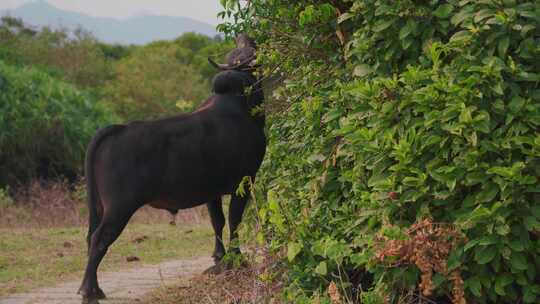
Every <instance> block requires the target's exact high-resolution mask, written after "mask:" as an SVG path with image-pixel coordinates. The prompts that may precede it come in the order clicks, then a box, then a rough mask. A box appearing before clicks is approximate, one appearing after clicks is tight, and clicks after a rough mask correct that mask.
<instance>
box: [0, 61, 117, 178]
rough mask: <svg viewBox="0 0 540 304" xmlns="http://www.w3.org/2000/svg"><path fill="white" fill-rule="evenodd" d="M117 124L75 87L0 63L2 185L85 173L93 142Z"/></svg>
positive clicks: (28, 70) (36, 71)
mask: <svg viewBox="0 0 540 304" xmlns="http://www.w3.org/2000/svg"><path fill="white" fill-rule="evenodd" d="M112 120H114V117H113V116H112V115H111V114H110V112H108V111H106V110H105V109H104V108H102V107H100V106H98V105H96V104H95V103H93V102H92V99H91V98H90V97H89V96H88V95H86V94H84V93H82V92H80V91H79V90H77V89H76V88H75V87H73V86H72V85H69V84H66V83H64V82H61V81H58V80H55V79H54V78H52V77H51V76H49V75H47V74H46V73H43V72H41V71H39V70H36V69H31V68H17V67H13V66H9V65H6V64H5V63H3V62H1V61H0V168H2V171H1V172H0V185H1V186H3V185H6V184H11V185H17V184H18V183H24V182H26V181H28V180H29V179H30V178H33V177H44V178H45V177H52V176H55V175H59V174H62V175H75V174H78V173H80V172H81V169H82V164H83V159H84V152H85V149H86V145H87V143H88V142H89V141H90V138H91V137H92V135H93V134H94V132H95V130H96V129H97V128H98V127H100V126H104V125H105V124H107V123H110V122H111V121H112Z"/></svg>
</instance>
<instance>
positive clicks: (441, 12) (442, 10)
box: [433, 4, 454, 19]
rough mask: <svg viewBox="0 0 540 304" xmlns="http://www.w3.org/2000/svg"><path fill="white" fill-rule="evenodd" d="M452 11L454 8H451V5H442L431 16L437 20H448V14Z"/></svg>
mask: <svg viewBox="0 0 540 304" xmlns="http://www.w3.org/2000/svg"><path fill="white" fill-rule="evenodd" d="M453 10H454V6H452V5H451V4H443V5H441V6H439V7H438V8H437V9H436V10H435V11H434V12H433V15H435V16H437V17H438V18H441V19H444V18H448V16H450V13H451V12H452V11H453Z"/></svg>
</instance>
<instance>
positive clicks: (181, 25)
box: [0, 0, 217, 44]
mask: <svg viewBox="0 0 540 304" xmlns="http://www.w3.org/2000/svg"><path fill="white" fill-rule="evenodd" d="M0 15H2V16H5V15H9V16H12V17H18V18H21V19H22V20H23V21H24V22H25V23H27V24H30V25H33V26H37V27H42V26H46V25H47V26H51V27H52V28H58V27H61V26H63V27H67V28H69V29H74V28H76V27H79V26H80V27H82V28H84V29H86V30H89V31H90V32H92V33H93V34H94V35H95V36H96V37H97V38H98V39H99V40H101V41H104V42H108V43H120V44H146V43H148V42H151V41H154V40H161V39H173V38H176V37H178V36H180V35H181V34H182V33H185V32H196V33H200V34H204V35H207V36H210V37H213V36H215V35H217V32H216V29H215V27H214V26H212V25H210V24H207V23H204V22H201V21H197V20H194V19H191V18H188V17H170V16H155V15H141V16H134V17H130V18H126V19H115V18H106V17H92V16H88V15H84V14H81V13H76V12H72V11H66V10H62V9H59V8H57V7H55V6H53V5H51V4H49V3H48V2H47V1H44V0H35V1H31V2H28V3H26V4H23V5H21V6H19V7H18V8H15V9H11V10H2V11H0Z"/></svg>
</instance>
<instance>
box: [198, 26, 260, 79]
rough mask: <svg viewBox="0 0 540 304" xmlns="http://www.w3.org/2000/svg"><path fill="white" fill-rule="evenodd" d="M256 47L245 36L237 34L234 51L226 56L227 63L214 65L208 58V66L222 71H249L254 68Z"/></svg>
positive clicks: (251, 40)
mask: <svg viewBox="0 0 540 304" xmlns="http://www.w3.org/2000/svg"><path fill="white" fill-rule="evenodd" d="M256 48H257V45H256V44H255V42H254V41H253V39H251V38H250V37H249V36H248V35H246V34H239V35H238V36H237V37H236V49H234V50H232V51H231V52H229V54H227V57H226V60H227V63H216V62H215V61H213V60H212V59H211V58H208V61H209V62H210V64H212V65H213V66H215V67H216V68H218V69H220V70H222V71H228V70H236V71H251V70H253V69H254V68H255V59H256V54H255V51H256Z"/></svg>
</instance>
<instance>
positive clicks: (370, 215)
mask: <svg viewBox="0 0 540 304" xmlns="http://www.w3.org/2000/svg"><path fill="white" fill-rule="evenodd" d="M224 2H225V7H226V12H228V13H230V14H232V16H234V17H235V20H237V21H236V23H230V24H223V25H221V26H220V28H221V29H222V30H223V31H224V32H226V33H229V34H233V33H234V32H239V31H248V32H249V33H251V34H252V35H254V36H255V37H256V38H257V40H258V41H259V43H260V46H261V49H260V56H259V57H260V58H259V61H260V62H261V64H262V65H263V66H265V68H266V72H267V73H268V72H270V71H274V70H275V71H277V72H278V73H281V74H282V75H283V77H284V78H285V81H284V83H283V85H282V86H281V87H280V88H279V89H278V90H277V91H275V92H274V94H273V96H274V98H275V100H274V101H272V103H273V107H272V108H273V109H274V108H275V109H286V110H281V111H280V110H278V111H276V112H274V113H272V115H271V117H270V119H269V127H268V136H269V141H270V145H269V148H268V152H267V155H266V159H265V162H264V165H263V168H262V170H261V172H260V173H259V175H258V184H259V185H264V187H263V188H264V191H267V193H268V194H267V203H266V204H264V205H263V206H259V210H258V216H259V223H261V224H262V227H263V230H262V231H261V233H260V234H259V235H258V239H259V240H260V241H262V240H268V243H269V245H270V246H271V247H272V248H275V249H278V248H280V247H283V246H286V247H287V257H285V262H286V263H287V264H288V269H289V271H288V279H289V288H288V289H287V291H286V294H285V296H286V297H287V301H290V302H294V303H312V302H311V301H312V300H315V299H320V301H321V303H330V298H329V296H328V295H327V286H328V285H329V282H331V281H334V282H337V283H341V284H339V285H340V286H341V292H342V297H345V296H347V298H348V300H349V302H354V301H355V300H357V299H359V298H362V299H364V301H365V303H367V302H369V303H379V302H383V300H384V299H385V298H386V299H387V300H389V301H390V302H392V303H397V302H399V301H405V299H404V296H405V295H407V294H409V293H410V292H413V293H418V292H421V291H424V292H425V291H426V289H430V288H425V287H422V286H421V287H420V288H419V287H418V286H419V284H420V282H421V281H423V280H424V278H425V276H426V275H429V281H430V283H431V284H432V288H431V289H432V291H433V293H431V292H425V294H426V295H429V296H430V297H431V298H433V299H442V298H454V303H463V301H464V299H462V298H460V292H462V291H464V293H465V299H466V300H467V301H469V302H473V303H519V302H523V303H538V301H539V300H540V283H539V282H540V273H538V269H540V195H539V193H540V187H539V181H540V179H539V176H540V132H539V130H540V60H539V58H540V2H538V1H516V0H483V1H467V0H465V1H457V0H456V1H452V0H448V1H437V0H432V1H412V0H403V1H393V0H354V1H295V2H294V4H293V3H291V2H290V1H285V0H272V1H263V0H254V1H251V2H250V4H249V5H246V6H237V5H235V4H236V2H237V1H230V0H229V1H224ZM274 106H275V107H274ZM424 219H429V220H432V221H433V222H435V223H440V225H442V226H447V227H449V229H457V230H459V231H460V233H461V234H462V235H463V236H464V237H466V239H465V240H464V241H462V243H460V244H462V245H460V246H454V247H453V248H452V250H451V252H450V253H449V254H447V255H444V256H442V258H443V260H444V261H445V264H446V265H445V268H447V269H445V270H444V271H442V270H440V269H439V270H435V271H433V273H432V276H431V273H428V272H429V271H426V270H425V269H424V270H422V269H419V267H417V265H414V263H400V262H403V258H404V256H403V255H404V254H406V253H402V254H401V255H400V254H399V253H398V254H395V255H392V254H387V255H386V256H387V258H386V259H381V258H380V257H381V256H384V254H383V252H382V251H383V250H384V249H385V248H388V246H389V245H391V244H397V243H399V242H405V241H407V239H408V238H409V237H411V231H409V230H408V229H409V228H410V227H411V226H412V225H414V224H415V223H419V222H421V221H423V220H424ZM438 237H440V238H439V239H438V238H436V237H435V236H430V237H428V238H427V240H428V241H429V242H434V243H438V244H439V245H440V244H442V243H443V240H444V239H445V237H451V235H442V236H438ZM428 241H426V246H428V245H430V244H431V243H429V242H428ZM456 241H457V240H456ZM428 243H429V244H428ZM436 245H437V244H436ZM423 249H425V248H409V251H413V252H412V253H414V254H416V253H418V252H421V250H423ZM409 251H407V252H409ZM409 253H410V252H409ZM424 253H425V252H424ZM428 253H429V252H428ZM451 273H453V274H456V273H457V274H458V275H459V276H460V277H461V278H462V279H463V280H464V282H461V281H460V280H459V279H456V278H452V277H451V275H450V274H451ZM370 275H371V276H372V277H370ZM450 282H453V284H451V283H450ZM366 286H367V287H368V288H369V286H371V290H369V291H367V290H366Z"/></svg>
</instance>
